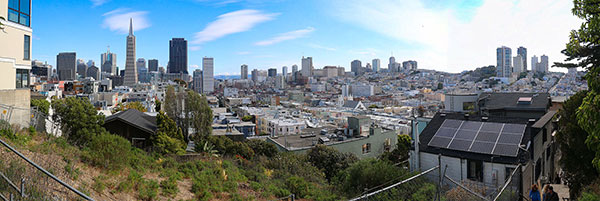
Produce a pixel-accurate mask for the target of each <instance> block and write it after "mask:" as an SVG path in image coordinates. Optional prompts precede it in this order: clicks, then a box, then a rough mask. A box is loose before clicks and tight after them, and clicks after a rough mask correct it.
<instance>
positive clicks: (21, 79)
mask: <svg viewBox="0 0 600 201" xmlns="http://www.w3.org/2000/svg"><path fill="white" fill-rule="evenodd" d="M27 87H29V70H27V69H17V77H16V88H27Z"/></svg>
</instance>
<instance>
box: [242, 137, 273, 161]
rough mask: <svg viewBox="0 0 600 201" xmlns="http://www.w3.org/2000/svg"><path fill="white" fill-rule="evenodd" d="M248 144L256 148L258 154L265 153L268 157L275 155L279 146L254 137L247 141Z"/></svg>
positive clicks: (253, 148) (255, 151)
mask: <svg viewBox="0 0 600 201" xmlns="http://www.w3.org/2000/svg"><path fill="white" fill-rule="evenodd" d="M246 144H247V145H248V146H249V147H250V148H251V149H252V150H254V153H255V154H256V155H263V156H266V157H269V158H270V157H273V156H275V155H276V154H277V147H275V145H273V144H271V143H268V142H265V141H263V140H257V139H252V140H248V141H246Z"/></svg>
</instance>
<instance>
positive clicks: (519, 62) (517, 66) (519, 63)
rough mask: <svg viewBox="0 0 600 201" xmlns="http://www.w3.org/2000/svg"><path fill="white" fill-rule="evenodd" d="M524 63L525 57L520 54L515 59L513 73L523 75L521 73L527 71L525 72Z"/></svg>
mask: <svg viewBox="0 0 600 201" xmlns="http://www.w3.org/2000/svg"><path fill="white" fill-rule="evenodd" d="M523 61H524V60H523V57H522V56H521V55H519V54H518V55H517V56H516V57H514V58H513V72H514V73H521V72H525V71H526V70H523Z"/></svg>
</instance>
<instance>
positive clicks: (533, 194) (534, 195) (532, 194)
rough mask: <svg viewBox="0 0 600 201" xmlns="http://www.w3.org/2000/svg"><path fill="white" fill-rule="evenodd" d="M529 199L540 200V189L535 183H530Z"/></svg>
mask: <svg viewBox="0 0 600 201" xmlns="http://www.w3.org/2000/svg"><path fill="white" fill-rule="evenodd" d="M529 199H530V200H531V201H541V198H540V191H539V190H538V187H537V185H536V184H533V185H531V190H529Z"/></svg>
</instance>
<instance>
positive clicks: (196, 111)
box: [185, 91, 213, 142]
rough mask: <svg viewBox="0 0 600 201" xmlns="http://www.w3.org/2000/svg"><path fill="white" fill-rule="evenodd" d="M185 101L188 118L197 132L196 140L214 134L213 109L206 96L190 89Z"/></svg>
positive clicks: (198, 140) (194, 137)
mask: <svg viewBox="0 0 600 201" xmlns="http://www.w3.org/2000/svg"><path fill="white" fill-rule="evenodd" d="M185 102H186V111H185V114H186V119H189V121H190V124H191V126H192V128H194V131H195V132H196V133H195V135H194V136H193V139H194V141H195V142H200V141H202V140H203V139H206V138H207V137H208V136H209V135H210V134H212V122H213V114H212V109H211V108H210V106H208V101H207V100H206V96H204V95H200V94H198V93H196V92H194V91H188V94H187V96H186V98H185Z"/></svg>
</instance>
